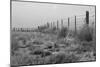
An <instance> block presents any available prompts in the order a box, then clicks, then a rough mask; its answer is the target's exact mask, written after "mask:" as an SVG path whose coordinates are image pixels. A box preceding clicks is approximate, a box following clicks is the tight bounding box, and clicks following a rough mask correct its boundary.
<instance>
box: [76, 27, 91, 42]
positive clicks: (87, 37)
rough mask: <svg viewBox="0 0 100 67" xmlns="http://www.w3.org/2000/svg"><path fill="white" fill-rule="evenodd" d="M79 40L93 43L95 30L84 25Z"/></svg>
mask: <svg viewBox="0 0 100 67" xmlns="http://www.w3.org/2000/svg"><path fill="white" fill-rule="evenodd" d="M78 38H79V40H80V41H92V40H93V29H92V28H90V27H89V26H87V25H84V26H83V28H82V29H81V30H80V32H79V33H78Z"/></svg>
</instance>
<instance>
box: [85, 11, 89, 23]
mask: <svg viewBox="0 0 100 67" xmlns="http://www.w3.org/2000/svg"><path fill="white" fill-rule="evenodd" d="M86 24H87V25H88V24H89V11H86Z"/></svg>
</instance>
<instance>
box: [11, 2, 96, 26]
mask: <svg viewBox="0 0 100 67" xmlns="http://www.w3.org/2000/svg"><path fill="white" fill-rule="evenodd" d="M86 11H89V12H90V13H93V12H94V13H95V7H94V6H78V5H61V4H48V3H31V2H18V1H13V2H12V27H24V28H25V27H29V28H31V27H36V26H38V25H42V24H44V23H46V22H47V21H48V22H52V21H55V22H56V20H60V19H62V18H67V17H72V16H75V15H76V16H77V15H85V12H86Z"/></svg>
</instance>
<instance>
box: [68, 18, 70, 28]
mask: <svg viewBox="0 0 100 67" xmlns="http://www.w3.org/2000/svg"><path fill="white" fill-rule="evenodd" d="M69 23H70V22H69V17H68V30H69V25H70V24H69Z"/></svg>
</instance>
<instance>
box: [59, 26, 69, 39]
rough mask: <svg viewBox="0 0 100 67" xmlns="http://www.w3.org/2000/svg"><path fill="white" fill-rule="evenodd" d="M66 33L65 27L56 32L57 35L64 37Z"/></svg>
mask: <svg viewBox="0 0 100 67" xmlns="http://www.w3.org/2000/svg"><path fill="white" fill-rule="evenodd" d="M67 33H68V29H67V28H66V27H64V28H62V29H61V30H60V32H59V33H58V37H60V38H64V37H66V35H67Z"/></svg>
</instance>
